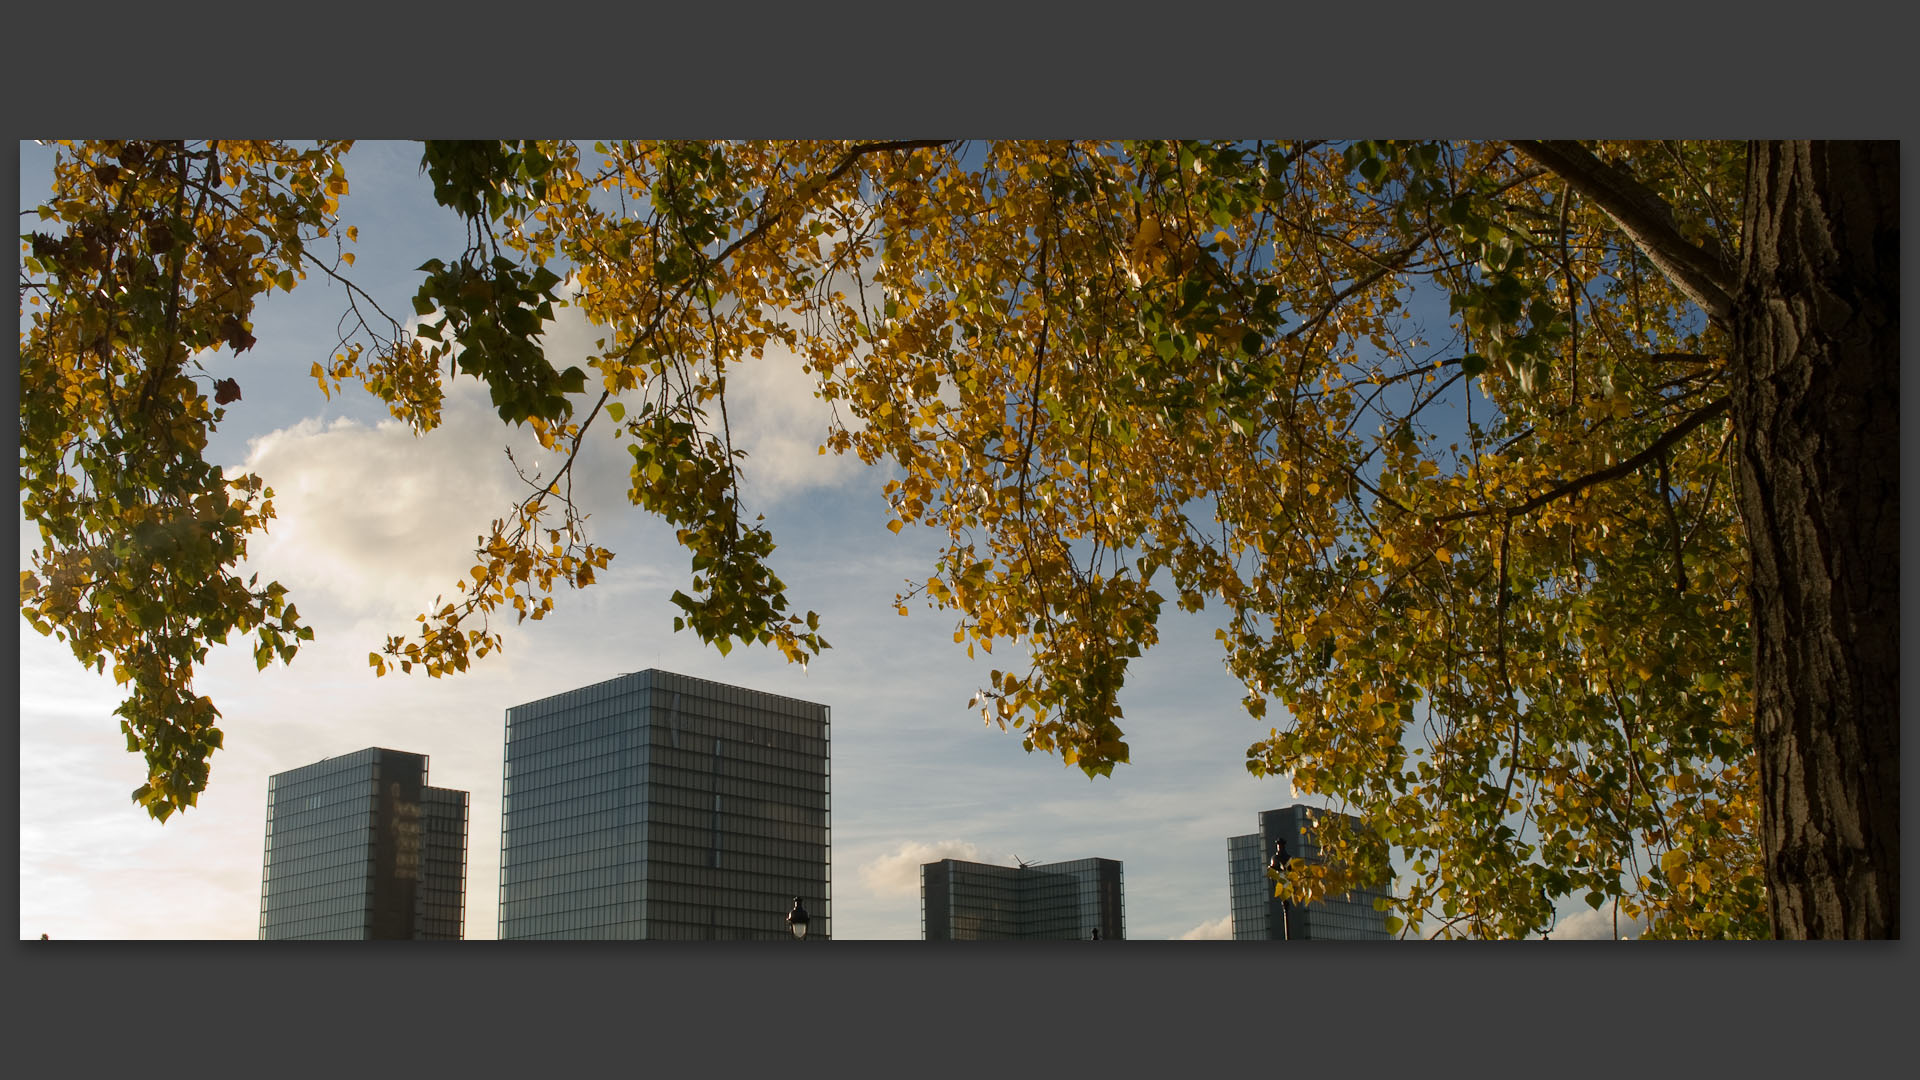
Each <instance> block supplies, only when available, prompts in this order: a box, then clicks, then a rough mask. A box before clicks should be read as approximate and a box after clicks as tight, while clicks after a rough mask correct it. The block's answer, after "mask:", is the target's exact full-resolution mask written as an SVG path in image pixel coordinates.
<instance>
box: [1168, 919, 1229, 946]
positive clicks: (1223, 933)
mask: <svg viewBox="0 0 1920 1080" xmlns="http://www.w3.org/2000/svg"><path fill="white" fill-rule="evenodd" d="M1175 940H1178V941H1232V940H1233V916H1231V915H1222V916H1220V917H1219V918H1217V919H1213V920H1210V921H1208V922H1203V923H1201V924H1200V925H1199V926H1196V927H1194V928H1193V929H1191V930H1189V931H1187V932H1186V933H1184V934H1181V935H1180V936H1179V937H1178V938H1177V939H1175Z"/></svg>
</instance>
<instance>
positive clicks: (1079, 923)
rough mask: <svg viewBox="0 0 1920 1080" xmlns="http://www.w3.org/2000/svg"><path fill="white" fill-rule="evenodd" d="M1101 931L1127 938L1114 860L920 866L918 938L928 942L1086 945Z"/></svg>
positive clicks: (1117, 866) (1115, 938) (952, 862)
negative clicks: (1067, 942)
mask: <svg viewBox="0 0 1920 1080" xmlns="http://www.w3.org/2000/svg"><path fill="white" fill-rule="evenodd" d="M1095 931H1098V936H1099V937H1100V938H1102V939H1105V940H1109V941H1118V940H1121V939H1123V938H1125V937H1126V936H1127V934H1126V904H1125V900H1124V897H1123V890H1122V888H1121V880H1120V863H1119V862H1117V861H1115V860H1113V859H1075V860H1073V861H1071V862H1058V863H1039V864H1035V865H1033V866H993V865H991V864H988V863H976V862H962V861H961V860H959V859H942V860H941V861H939V862H933V863H923V864H921V867H920V936H921V937H923V938H925V939H926V940H928V941H1015V940H1020V941H1024V940H1031V939H1035V938H1067V939H1075V940H1087V939H1089V938H1092V937H1093V936H1094V935H1095Z"/></svg>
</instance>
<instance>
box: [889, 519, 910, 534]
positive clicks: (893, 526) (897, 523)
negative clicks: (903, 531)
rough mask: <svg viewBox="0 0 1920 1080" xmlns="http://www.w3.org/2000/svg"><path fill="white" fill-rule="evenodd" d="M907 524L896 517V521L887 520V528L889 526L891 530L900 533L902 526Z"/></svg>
mask: <svg viewBox="0 0 1920 1080" xmlns="http://www.w3.org/2000/svg"><path fill="white" fill-rule="evenodd" d="M905 524H906V522H904V521H899V520H897V519H896V520H894V521H889V522H887V528H888V529H889V530H891V531H893V532H895V533H898V532H899V531H900V526H902V525H905Z"/></svg>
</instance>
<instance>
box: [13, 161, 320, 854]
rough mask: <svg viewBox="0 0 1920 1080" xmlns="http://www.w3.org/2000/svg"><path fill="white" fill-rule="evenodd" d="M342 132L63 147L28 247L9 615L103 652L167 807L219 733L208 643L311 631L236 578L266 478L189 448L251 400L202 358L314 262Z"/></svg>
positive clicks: (232, 342) (130, 729)
mask: <svg viewBox="0 0 1920 1080" xmlns="http://www.w3.org/2000/svg"><path fill="white" fill-rule="evenodd" d="M345 149H346V145H345V144H341V143H329V142H323V143H320V144H317V145H315V146H313V147H311V148H309V149H303V150H296V149H294V148H291V147H288V146H285V145H282V144H277V143H250V142H218V143H215V142H208V143H202V144H190V143H178V142H98V143H91V142H88V143H74V144H68V145H66V146H64V147H63V149H62V150H61V152H60V155H59V157H58V158H57V159H56V162H55V166H54V177H55V179H54V188H53V190H52V192H51V193H50V195H49V199H48V201H47V202H46V203H44V204H43V205H42V206H41V207H40V212H39V215H38V217H39V220H40V224H41V227H43V228H44V229H46V230H47V231H43V232H38V233H35V234H34V235H32V236H31V237H29V238H27V240H26V242H25V243H24V244H23V248H24V250H25V252H26V255H25V258H24V259H23V274H22V282H21V293H22V298H23V300H24V299H25V298H26V297H28V296H29V295H30V296H31V297H32V298H33V300H34V301H35V303H34V304H32V305H30V306H31V307H33V308H34V309H35V310H34V312H33V316H32V326H31V328H30V329H29V330H28V331H26V332H24V333H23V334H22V335H21V343H20V361H21V385H22V389H23V393H22V400H21V445H20V476H21V503H22V510H23V512H24V513H25V514H26V516H27V517H28V519H29V520H32V521H34V522H35V523H36V524H37V525H38V526H39V530H40V546H39V548H38V549H37V550H35V551H33V552H32V553H31V560H32V565H33V571H32V572H30V573H27V574H23V575H22V578H21V612H22V614H23V615H24V616H25V617H26V619H27V622H28V624H29V625H31V626H33V627H34V629H35V630H37V631H39V632H40V633H42V634H51V635H53V636H55V637H58V638H60V639H62V640H64V641H66V642H67V644H68V645H69V646H70V647H71V648H72V650H73V652H74V655H75V656H76V657H77V658H78V659H79V660H80V661H81V663H83V664H86V665H88V666H90V667H93V668H95V669H96V670H99V671H102V672H105V671H106V670H107V669H108V665H109V664H111V665H112V671H113V676H114V679H115V682H116V684H117V685H119V686H121V687H122V688H123V690H124V692H125V693H126V694H127V698H126V699H125V700H124V701H123V702H122V703H121V704H120V706H119V707H118V709H116V712H117V713H118V715H119V716H120V717H121V718H122V722H121V731H122V732H123V734H125V735H126V738H127V747H128V749H129V751H133V752H139V753H143V754H144V755H145V757H146V759H147V765H148V771H149V778H148V781H147V783H145V784H143V785H142V786H141V787H140V788H139V790H137V791H136V792H135V793H134V800H135V801H136V802H137V803H138V804H140V805H141V806H143V807H145V808H146V809H147V810H148V812H149V813H151V814H152V815H153V816H154V817H155V818H157V819H159V820H162V821H164V820H166V819H167V818H168V817H169V816H171V815H172V814H173V813H174V812H176V811H178V810H182V809H185V808H186V807H189V806H192V805H194V803H195V802H196V800H197V798H198V796H199V793H200V792H201V791H203V790H205V788H206V784H207V777H208V760H209V758H210V757H211V755H212V754H213V752H214V751H215V750H217V749H218V748H219V747H220V746H221V743H222V735H221V731H220V729H219V728H218V727H216V726H215V721H216V720H217V719H218V717H219V711H218V709H216V708H215V707H214V704H213V703H212V701H210V700H209V699H207V698H206V697H205V696H202V695H198V694H196V693H194V691H193V678H194V672H195V671H196V669H197V668H198V666H199V665H201V664H203V663H204V662H205V661H206V657H207V652H208V648H209V646H211V645H213V644H217V643H224V642H226V641H227V640H228V638H229V637H230V635H231V634H232V633H233V632H234V631H239V632H240V633H242V634H247V635H251V636H252V637H253V638H254V641H255V647H254V657H255V660H256V663H257V664H259V665H260V666H263V667H264V666H265V665H266V664H268V663H270V662H272V661H273V660H275V659H278V660H280V661H282V662H285V661H287V660H290V659H291V658H292V657H293V655H294V653H295V652H296V651H297V649H298V648H299V642H301V641H303V640H307V639H310V638H311V637H312V631H311V630H310V629H308V628H307V627H305V626H302V625H301V624H300V621H299V615H298V612H297V611H296V609H295V608H294V607H293V606H292V605H291V604H288V603H287V602H286V600H285V590H284V589H282V588H281V587H280V586H279V585H278V584H277V583H268V584H266V585H265V586H261V585H260V584H259V583H258V581H257V580H249V581H245V582H243V581H241V580H239V579H238V578H237V577H235V576H234V575H233V572H232V571H233V568H234V567H235V566H236V565H237V564H238V563H239V562H240V560H241V559H242V558H244V557H245V554H246V541H247V537H248V536H249V534H251V533H253V532H255V531H256V530H260V529H264V528H265V526H266V522H267V520H268V519H270V518H271V517H272V516H273V504H272V501H271V499H272V492H271V491H270V490H268V489H266V488H265V486H264V485H263V484H262V483H261V481H260V480H259V478H257V477H252V476H239V477H228V476H225V475H223V474H222V472H221V470H220V469H219V468H217V467H215V466H213V465H211V464H209V463H207V462H206V461H205V460H204V459H203V458H202V457H201V452H202V450H203V449H204V448H205V446H206V441H207V433H208V432H209V431H211V430H213V429H214V427H215V426H216V425H217V424H218V423H219V422H220V421H221V419H222V418H223V417H224V415H225V411H226V409H225V407H228V406H232V407H244V405H243V395H242V393H241V391H240V387H239V384H238V381H237V380H235V379H232V378H226V379H221V380H218V381H215V380H213V379H211V378H209V377H208V376H206V375H205V374H203V373H202V364H201V360H200V359H199V354H200V353H201V352H203V351H205V350H211V349H220V348H227V349H230V350H232V351H234V352H236V353H238V352H242V351H245V350H248V349H250V348H251V347H252V346H253V345H254V343H255V342H254V338H253V335H252V333H251V329H250V322H249V319H248V316H249V314H250V312H251V311H252V306H253V302H254V299H255V298H256V297H257V296H258V295H259V294H261V293H262V292H265V291H267V290H268V289H271V288H278V289H283V290H285V289H291V288H293V287H294V286H295V284H297V282H298V281H299V280H300V279H301V278H304V277H305V276H306V271H305V267H307V266H308V265H311V264H310V263H309V261H308V256H307V255H306V250H307V246H308V245H309V244H311V243H313V242H314V241H315V240H317V239H319V238H320V237H322V236H325V235H326V234H327V233H328V231H329V230H330V229H331V228H332V227H333V218H332V215H333V212H334V209H335V205H336V201H337V198H338V196H339V195H340V194H342V193H343V192H344V191H345V181H344V179H343V177H344V174H343V173H342V172H341V169H340V164H339V158H338V155H339V154H340V153H342V152H344V150H345ZM209 394H210V395H211V400H209Z"/></svg>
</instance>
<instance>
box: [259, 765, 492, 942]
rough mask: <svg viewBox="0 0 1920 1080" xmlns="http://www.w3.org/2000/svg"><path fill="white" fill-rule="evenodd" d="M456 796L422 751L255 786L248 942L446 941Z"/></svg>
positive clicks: (462, 881) (457, 843) (462, 832)
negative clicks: (256, 931) (260, 811)
mask: <svg viewBox="0 0 1920 1080" xmlns="http://www.w3.org/2000/svg"><path fill="white" fill-rule="evenodd" d="M466 877H467V793H466V792H464V791H451V790H447V789H444V788H433V787H428V786H427V759H426V757H425V755H422V754H409V753H405V752H403V751H399V750H385V749H381V748H379V747H369V748H367V749H365V750H360V751H357V752H355V753H352V754H344V755H341V756H340V757H332V758H327V759H326V760H324V761H319V762H315V763H314V764H312V765H307V766H304V767H302V768H298V769H292V770H289V771H287V772H283V773H278V774H276V775H274V776H272V777H269V778H268V780H267V843H266V855H265V858H264V862H263V866H262V870H261V875H260V938H261V940H263V941H279V940H290V939H351V940H366V939H407V938H412V939H418V940H440V941H457V940H459V939H460V937H461V936H462V932H463V930H464V929H465V926H466V919H465V909H466Z"/></svg>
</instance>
